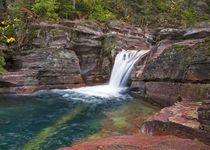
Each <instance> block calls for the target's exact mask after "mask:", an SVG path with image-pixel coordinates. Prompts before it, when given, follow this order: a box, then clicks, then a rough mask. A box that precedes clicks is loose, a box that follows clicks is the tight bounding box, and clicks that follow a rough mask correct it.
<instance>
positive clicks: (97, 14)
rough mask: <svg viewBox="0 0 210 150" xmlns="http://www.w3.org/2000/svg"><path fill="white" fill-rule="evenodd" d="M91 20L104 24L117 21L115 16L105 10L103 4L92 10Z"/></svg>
mask: <svg viewBox="0 0 210 150" xmlns="http://www.w3.org/2000/svg"><path fill="white" fill-rule="evenodd" d="M90 18H93V19H95V20H98V21H101V22H104V21H108V20H112V19H115V16H114V15H113V14H112V13H111V12H110V11H108V10H106V9H104V7H103V6H102V5H101V4H97V5H95V6H94V7H93V8H92V11H91V14H90Z"/></svg>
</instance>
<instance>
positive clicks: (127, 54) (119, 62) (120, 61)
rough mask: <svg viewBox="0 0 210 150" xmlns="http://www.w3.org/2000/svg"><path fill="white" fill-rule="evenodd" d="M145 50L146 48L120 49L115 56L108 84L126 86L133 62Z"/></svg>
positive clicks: (145, 51)
mask: <svg viewBox="0 0 210 150" xmlns="http://www.w3.org/2000/svg"><path fill="white" fill-rule="evenodd" d="M147 52H148V50H141V51H135V50H122V51H121V52H120V53H119V54H118V55H117V56H116V58H115V63H114V67H113V69H112V74H111V78H110V81H109V85H110V86H112V87H116V88H117V87H124V86H126V84H127V81H128V78H129V76H130V74H131V71H132V69H133V66H134V64H135V63H136V61H137V60H138V59H139V57H141V56H142V55H144V54H145V53H147Z"/></svg>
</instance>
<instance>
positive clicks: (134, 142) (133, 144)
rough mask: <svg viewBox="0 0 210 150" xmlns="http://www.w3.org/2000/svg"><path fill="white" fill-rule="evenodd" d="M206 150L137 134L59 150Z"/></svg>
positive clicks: (190, 143) (185, 141) (199, 145)
mask: <svg viewBox="0 0 210 150" xmlns="http://www.w3.org/2000/svg"><path fill="white" fill-rule="evenodd" d="M99 147H102V148H101V149H103V150H118V149H119V150H139V149H150V150H178V149H180V150H198V149H203V150H208V149H209V148H210V147H209V146H206V145H204V144H202V143H199V142H195V141H192V140H189V139H181V138H177V137H175V136H146V135H144V134H137V135H131V136H114V137H108V138H102V139H99V140H93V141H89V142H84V143H81V144H78V145H75V146H72V147H67V148H60V149H59V150H83V149H85V150H97V149H99Z"/></svg>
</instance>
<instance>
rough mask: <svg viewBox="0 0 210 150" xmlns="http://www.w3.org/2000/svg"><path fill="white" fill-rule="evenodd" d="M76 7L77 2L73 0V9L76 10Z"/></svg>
mask: <svg viewBox="0 0 210 150" xmlns="http://www.w3.org/2000/svg"><path fill="white" fill-rule="evenodd" d="M75 7H76V0H73V8H74V9H75Z"/></svg>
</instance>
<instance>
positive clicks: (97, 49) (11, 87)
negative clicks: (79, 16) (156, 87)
mask: <svg viewBox="0 0 210 150" xmlns="http://www.w3.org/2000/svg"><path fill="white" fill-rule="evenodd" d="M27 32H28V34H27V36H26V38H25V39H24V42H23V44H22V46H21V47H19V48H18V50H16V51H15V54H14V53H13V54H12V56H11V57H9V58H7V66H6V69H7V70H8V72H6V73H4V74H3V75H1V76H0V94H2V93H3V94H5V93H13V94H15V93H22V94H23V93H32V92H34V91H36V90H40V89H52V88H73V87H80V86H84V85H86V84H88V85H89V84H98V83H104V82H107V81H108V79H109V76H110V73H111V69H112V65H113V61H114V57H115V55H116V52H117V51H119V50H121V49H122V48H125V49H130V48H136V49H141V48H145V47H147V48H148V47H149V46H150V45H149V43H148V42H147V39H146V38H145V37H144V34H143V31H142V30H141V29H140V28H137V27H134V26H132V25H129V24H127V23H124V22H120V21H112V22H108V23H107V24H104V25H102V24H99V23H97V22H94V21H78V22H73V21H65V20H64V21H60V22H59V24H49V23H45V22H41V23H39V24H31V25H30V26H29V27H28V31H27ZM0 48H1V49H2V50H4V51H6V52H7V49H8V47H7V46H6V45H5V44H3V43H1V44H0Z"/></svg>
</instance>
